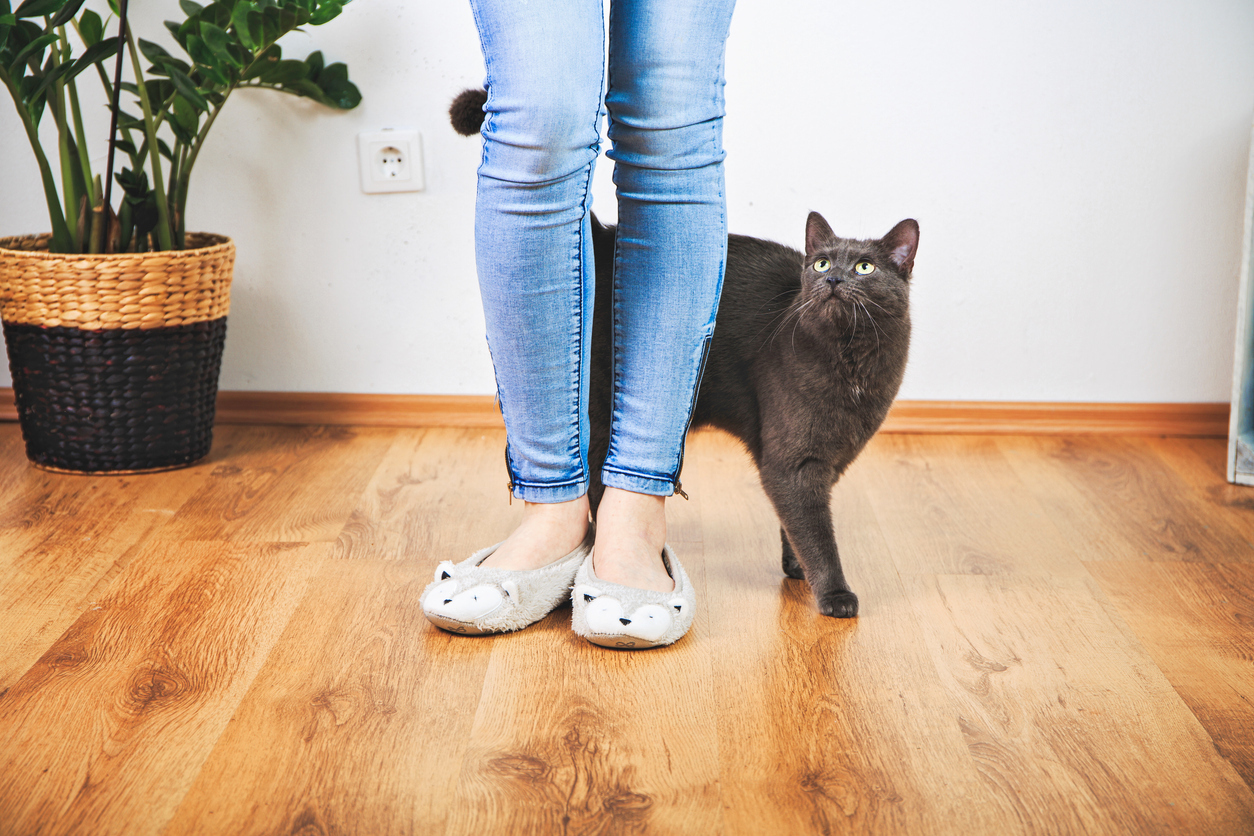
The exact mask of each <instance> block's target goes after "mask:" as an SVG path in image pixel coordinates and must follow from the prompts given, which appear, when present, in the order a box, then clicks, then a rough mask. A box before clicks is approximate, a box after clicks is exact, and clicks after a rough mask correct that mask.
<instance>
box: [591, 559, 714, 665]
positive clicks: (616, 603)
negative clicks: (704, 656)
mask: <svg viewBox="0 0 1254 836" xmlns="http://www.w3.org/2000/svg"><path fill="white" fill-rule="evenodd" d="M662 562H663V563H664V564H665V565H666V571H667V572H669V573H670V576H671V578H672V579H673V580H674V581H675V588H674V589H673V590H671V591H670V592H654V591H653V590H650V589H636V588H635V587H631V586H623V585H621V584H616V583H610V582H609V581H603V580H601V579H599V578H598V577H597V576H596V573H595V572H594V571H593V569H592V556H591V555H589V556H588V558H587V559H586V560H584V562H583V565H582V566H580V567H579V572H578V574H576V575H575V588H574V589H573V590H572V591H571V602H572V604H573V605H574V610H573V612H572V614H571V629H572V630H574V631H575V632H576V633H577V634H579V635H581V636H583V637H584V638H585V639H587V640H588V641H590V642H592V643H593V644H597V645H600V646H602V647H613V648H647V647H661V646H662V645H667V644H673V643H675V642H676V641H678V640H679V639H680V638H682V637H683V635H684V634H685V633H687V632H688V628H689V627H691V626H692V619H693V616H695V615H696V608H697V599H696V593H695V592H694V591H693V589H692V584H691V583H689V581H688V573H687V572H685V571H684V567H683V566H680V565H679V559H678V558H676V557H675V553H674V552H673V551H671V547H670V546H669V545H667V546H666V547H664V548H663V549H662Z"/></svg>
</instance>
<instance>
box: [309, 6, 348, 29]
mask: <svg viewBox="0 0 1254 836" xmlns="http://www.w3.org/2000/svg"><path fill="white" fill-rule="evenodd" d="M342 11H344V4H343V3H337V2H322V3H319V4H318V8H316V9H314V11H313V14H312V15H311V16H310V18H309V25H310V26H321V25H322V24H324V23H326V22H327V21H330V20H335V18H337V17H339V16H340V12H342Z"/></svg>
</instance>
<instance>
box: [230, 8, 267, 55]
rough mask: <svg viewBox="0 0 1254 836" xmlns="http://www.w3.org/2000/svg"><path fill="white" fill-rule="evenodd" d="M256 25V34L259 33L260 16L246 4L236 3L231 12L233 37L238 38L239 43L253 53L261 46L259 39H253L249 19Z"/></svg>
mask: <svg viewBox="0 0 1254 836" xmlns="http://www.w3.org/2000/svg"><path fill="white" fill-rule="evenodd" d="M250 18H251V19H252V20H254V21H255V22H256V24H257V32H258V34H260V32H261V15H259V14H257V13H256V12H255V11H253V10H252V7H251V6H250V5H249V4H248V3H236V4H235V11H233V12H231V25H232V26H234V27H235V35H236V37H238V38H239V40H240V43H242V44H243V45H244V46H246V47H248V49H249V50H250V51H255V50H256V49H257V47H259V46H261V42H260V40H259V39H257V38H254V37H253V30H252V28H251V27H250V25H249V19H250Z"/></svg>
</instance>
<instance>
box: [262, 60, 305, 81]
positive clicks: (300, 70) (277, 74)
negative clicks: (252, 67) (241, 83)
mask: <svg viewBox="0 0 1254 836" xmlns="http://www.w3.org/2000/svg"><path fill="white" fill-rule="evenodd" d="M308 72H309V68H308V67H307V66H305V62H304V61H276V62H275V63H274V64H271V65H270V67H269V68H268V69H267V70H266V71H265V72H264V73H262V75H261V80H262V81H264V82H265V83H266V84H286V83H288V82H289V81H295V80H296V79H298V78H300V79H303V78H304V77H305V75H306V74H307V73H308Z"/></svg>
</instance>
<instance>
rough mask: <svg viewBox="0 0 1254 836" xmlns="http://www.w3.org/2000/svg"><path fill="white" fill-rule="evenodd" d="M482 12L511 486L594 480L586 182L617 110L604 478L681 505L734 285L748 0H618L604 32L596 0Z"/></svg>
mask: <svg viewBox="0 0 1254 836" xmlns="http://www.w3.org/2000/svg"><path fill="white" fill-rule="evenodd" d="M470 2H471V6H472V8H473V11H474V15H475V22H476V25H477V26H478V29H479V37H480V42H481V45H482V47H483V54H484V60H485V63H486V67H487V82H486V86H487V90H488V100H487V104H486V105H485V106H484V110H485V119H484V123H483V130H482V134H483V140H484V142H483V160H482V164H481V165H480V167H479V178H478V193H477V202H476V209H475V257H476V262H477V267H478V274H479V287H480V292H481V295H482V298H483V308H484V317H485V320H486V325H487V337H488V347H489V349H490V350H491V353H492V363H493V366H494V368H495V371H496V382H497V393H498V396H499V398H500V404H501V411H502V413H503V415H504V417H505V426H506V433H507V437H508V444H507V451H506V460H507V462H508V466H509V470H510V480H511V483H512V486H513V491H514V495H515V496H517V497H519V498H520V499H524V500H527V501H530V502H562V501H566V500H571V499H576V498H578V497H579V496H582V495H583V494H584V493H585V492H586V491H587V489H588V478H589V476H588V474H589V468H588V372H589V363H590V359H591V358H590V354H591V342H592V307H593V294H594V286H595V278H594V267H593V255H592V239H591V225H590V221H589V218H590V215H589V213H590V211H591V203H592V197H591V192H590V186H591V183H592V172H593V167H594V166H595V164H596V159H597V155H598V153H599V150H600V124H601V118H602V115H603V114H605V113H608V115H609V120H610V122H609V130H608V136H609V139H610V143H611V150H610V151H609V157H610V159H612V160H613V161H614V183H615V186H616V188H617V196H618V244H617V249H616V252H615V254H614V299H613V312H614V317H613V323H614V324H613V327H614V333H613V363H614V372H613V403H612V409H611V415H612V420H611V436H610V447H609V454H608V456H607V458H606V461H605V465H604V467H603V468H602V471H601V478H602V481H603V483H604V484H605V485H606V486H608V487H614V488H622V489H624V490H629V491H635V492H637V493H645V494H653V495H657V496H669V495H670V494H671V493H673V491H674V487H675V485H676V483H677V481H678V478H679V469H680V464H681V459H682V457H683V445H684V437H685V435H686V433H687V430H688V425H689V422H690V420H691V415H692V407H693V402H694V401H695V398H696V390H697V386H698V384H699V382H700V376H701V369H702V365H703V363H704V359H705V353H706V351H707V349H708V346H709V341H710V336H711V334H712V333H713V330H714V316H715V312H716V310H717V307H718V298H719V293H720V291H721V289H722V283H723V267H724V262H725V260H726V250H727V224H726V201H725V198H724V188H723V157H724V153H723V145H722V124H723V109H724V108H723V85H724V80H723V53H724V43H725V42H726V39H727V32H728V26H729V25H730V22H731V14H732V7H733V5H734V0H614V2H612V4H611V7H610V21H609V32H608V37H607V34H606V31H605V19H604V12H603V8H602V6H601V0H470ZM607 40H608V45H607ZM607 54H608V65H607V61H606V55H607Z"/></svg>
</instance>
